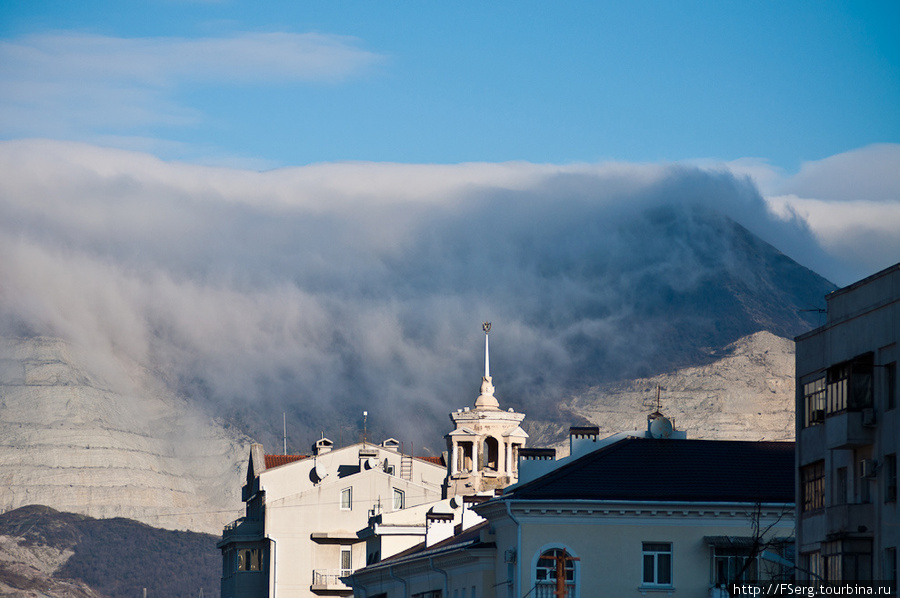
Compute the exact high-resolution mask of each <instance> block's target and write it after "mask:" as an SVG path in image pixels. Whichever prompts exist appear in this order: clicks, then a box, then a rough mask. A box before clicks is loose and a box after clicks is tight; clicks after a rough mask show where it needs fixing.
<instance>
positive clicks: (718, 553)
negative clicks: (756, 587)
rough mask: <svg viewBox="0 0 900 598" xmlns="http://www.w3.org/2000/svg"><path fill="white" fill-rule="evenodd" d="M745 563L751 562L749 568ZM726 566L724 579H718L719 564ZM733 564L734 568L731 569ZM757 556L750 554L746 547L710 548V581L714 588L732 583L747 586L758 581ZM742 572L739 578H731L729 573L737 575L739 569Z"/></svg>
mask: <svg viewBox="0 0 900 598" xmlns="http://www.w3.org/2000/svg"><path fill="white" fill-rule="evenodd" d="M747 561H753V562H752V563H751V564H750V565H749V566H747V565H745V563H746V562H747ZM721 562H724V563H725V564H726V569H725V579H719V563H721ZM732 563H734V567H732ZM759 564H760V563H759V554H751V553H750V550H749V548H747V547H737V546H729V547H724V546H713V547H712V566H713V570H712V578H713V579H712V581H713V585H714V586H715V587H719V586H722V585H730V584H734V583H738V584H741V583H743V584H748V583H756V582H758V581H759V569H760V567H759ZM745 567H746V569H745V570H744V573H743V574H742V576H741V578H740V579H738V578H737V577H731V576H730V575H731V573H737V572H738V571H740V570H741V569H744V568H745Z"/></svg>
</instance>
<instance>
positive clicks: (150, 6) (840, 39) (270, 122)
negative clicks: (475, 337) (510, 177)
mask: <svg viewBox="0 0 900 598" xmlns="http://www.w3.org/2000/svg"><path fill="white" fill-rule="evenodd" d="M898 23H900V5H898V4H897V3H896V2H864V3H863V2H787V3H774V2H646V1H644V2H633V3H598V2H557V3H547V2H490V3H484V2H478V3H476V2H454V3H428V2H371V1H365V2H352V1H348V2H316V3H314V2H297V1H273V2H266V3H250V2H236V1H227V0H223V1H197V2H183V1H177V0H135V1H130V2H108V1H82V2H69V1H52V2H49V1H44V2H31V1H20V0H5V1H4V2H3V3H2V6H0V43H2V47H0V57H2V58H0V64H2V66H0V85H2V87H5V88H6V90H7V91H6V92H5V93H4V92H2V91H0V108H2V109H3V110H2V111H3V112H5V113H6V114H7V116H6V118H0V137H2V138H5V139H16V138H23V137H47V138H53V139H68V140H77V141H86V142H89V143H97V144H100V145H112V146H119V147H125V148H131V149H139V150H143V151H148V152H150V153H152V154H154V155H157V156H160V157H163V158H166V159H179V160H187V161H193V162H204V163H218V164H235V165H244V166H249V167H255V168H269V167H276V166H290V165H302V164H308V163H315V162H323V161H325V162H328V161H341V160H365V161H379V162H381V161H394V162H404V163H458V162H468V161H485V162H503V161H510V160H523V161H529V162H538V163H572V162H597V161H606V160H621V161H637V162H658V161H679V160H690V159H714V160H722V161H730V160H737V159H740V158H758V159H762V160H765V161H767V162H768V163H769V164H771V165H773V166H775V167H780V168H782V169H784V170H786V171H788V172H795V171H797V170H798V169H799V168H800V167H801V164H802V163H803V162H804V161H813V160H820V159H823V158H826V157H828V156H831V155H835V154H838V153H841V152H846V151H849V150H853V149H856V148H860V147H863V146H866V145H869V144H873V143H896V142H898V141H900V110H898V109H897V106H900V31H898V30H900V25H898ZM147 65H152V68H149V67H148V66H147Z"/></svg>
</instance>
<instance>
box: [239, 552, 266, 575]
mask: <svg viewBox="0 0 900 598" xmlns="http://www.w3.org/2000/svg"><path fill="white" fill-rule="evenodd" d="M236 552H237V555H236V561H235V567H234V570H235V571H236V572H238V573H259V572H260V571H262V570H263V552H262V549H260V548H258V547H257V548H238V549H237V551H236Z"/></svg>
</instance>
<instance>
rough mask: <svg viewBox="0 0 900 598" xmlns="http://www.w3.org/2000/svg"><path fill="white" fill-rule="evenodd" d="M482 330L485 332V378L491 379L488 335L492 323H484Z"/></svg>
mask: <svg viewBox="0 0 900 598" xmlns="http://www.w3.org/2000/svg"><path fill="white" fill-rule="evenodd" d="M481 329H482V330H484V377H485V378H490V377H491V357H490V354H489V353H488V333H490V331H491V323H490V322H482V323H481Z"/></svg>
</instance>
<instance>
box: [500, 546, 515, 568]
mask: <svg viewBox="0 0 900 598" xmlns="http://www.w3.org/2000/svg"><path fill="white" fill-rule="evenodd" d="M503 562H505V563H511V564H513V565H515V564H516V549H515V548H509V549H507V550H506V552H504V553H503Z"/></svg>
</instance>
